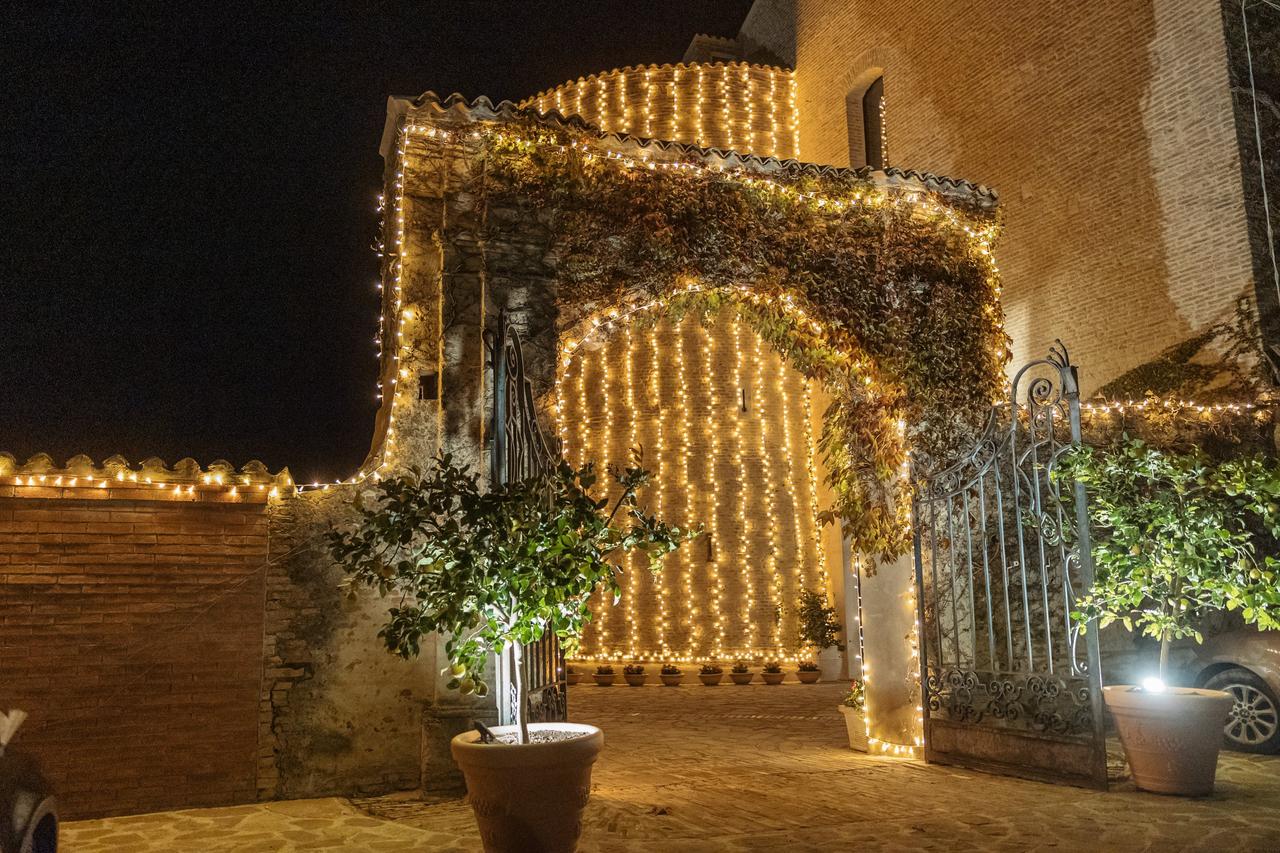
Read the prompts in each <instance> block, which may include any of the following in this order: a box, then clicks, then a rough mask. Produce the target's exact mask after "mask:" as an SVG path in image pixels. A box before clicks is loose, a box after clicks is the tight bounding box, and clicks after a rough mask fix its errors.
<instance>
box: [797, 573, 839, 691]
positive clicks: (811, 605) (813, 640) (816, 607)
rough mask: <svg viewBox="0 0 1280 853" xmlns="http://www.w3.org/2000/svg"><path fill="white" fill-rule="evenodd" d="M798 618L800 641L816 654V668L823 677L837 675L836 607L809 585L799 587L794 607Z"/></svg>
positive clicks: (829, 679)
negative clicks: (798, 597)
mask: <svg viewBox="0 0 1280 853" xmlns="http://www.w3.org/2000/svg"><path fill="white" fill-rule="evenodd" d="M796 615H797V616H798V617H799V621H800V637H799V639H800V645H801V646H802V647H805V648H810V649H813V650H814V652H815V653H816V654H817V657H818V668H819V671H820V673H821V678H822V680H823V681H832V680H834V679H836V678H839V677H840V650H839V649H838V648H837V645H836V644H837V643H839V642H840V621H839V620H838V619H836V609H835V608H834V607H832V606H830V605H829V604H827V597H826V595H824V594H823V593H821V592H815V591H814V590H811V589H802V590H800V604H799V606H798V607H797V608H796Z"/></svg>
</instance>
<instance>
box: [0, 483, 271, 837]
mask: <svg viewBox="0 0 1280 853" xmlns="http://www.w3.org/2000/svg"><path fill="white" fill-rule="evenodd" d="M157 491H158V490H145V491H144V490H142V489H140V488H137V487H134V488H118V489H117V488H110V489H107V488H102V489H99V488H77V489H61V488H31V487H15V486H6V485H0V707H3V708H5V709H9V708H20V709H22V710H25V711H27V712H28V713H29V714H30V717H29V719H28V721H27V722H26V724H25V725H24V726H23V728H22V729H21V730H20V731H19V733H18V736H17V738H16V739H15V741H14V745H15V746H16V747H18V748H22V749H24V750H28V751H30V752H32V753H34V754H35V755H37V756H38V757H39V759H40V761H41V762H42V763H43V765H44V768H45V771H46V772H47V773H48V775H49V776H50V777H51V780H52V782H53V784H54V786H55V787H56V789H57V792H58V794H59V798H60V802H61V807H62V811H63V817H64V818H76V817H88V816H101V815H110V814H124V813H131V812H146V811H155V810H160V809H168V808H185V807H192V806H212V805H221V804H227V803H240V802H248V801H251V800H253V799H254V797H255V794H256V788H255V773H256V764H255V754H256V750H257V738H258V730H257V722H258V692H259V685H260V681H261V675H262V664H261V660H262V631H263V608H262V600H263V571H262V569H263V566H264V564H265V561H266V559H267V543H268V534H267V517H266V499H265V496H262V497H259V496H254V495H248V496H238V497H236V498H235V499H230V498H228V496H227V494H226V492H225V491H219V492H211V493H201V492H196V493H194V494H189V493H187V492H185V491H184V492H183V494H181V495H179V496H173V495H171V494H170V493H168V492H164V493H163V494H162V495H161V494H157ZM15 492H16V493H17V494H19V495H21V496H20V497H15ZM76 495H79V496H82V497H76Z"/></svg>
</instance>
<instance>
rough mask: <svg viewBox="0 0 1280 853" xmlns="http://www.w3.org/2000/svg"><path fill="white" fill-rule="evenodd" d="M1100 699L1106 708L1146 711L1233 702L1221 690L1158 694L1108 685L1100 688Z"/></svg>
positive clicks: (1174, 689) (1187, 689) (1181, 689)
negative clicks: (1173, 706)
mask: <svg viewBox="0 0 1280 853" xmlns="http://www.w3.org/2000/svg"><path fill="white" fill-rule="evenodd" d="M1102 698H1103V700H1104V701H1105V702H1106V704H1107V707H1108V708H1119V709H1122V710H1124V709H1129V708H1133V709H1148V708H1158V707H1161V706H1166V705H1179V706H1182V707H1184V708H1188V707H1191V706H1201V707H1204V706H1209V705H1218V704H1221V703H1222V702H1223V701H1235V700H1234V699H1232V697H1231V694H1230V693H1227V692H1225V691H1223V690H1206V689H1204V688H1203V687H1169V688H1166V689H1165V690H1162V691H1160V692H1159V693H1152V692H1151V691H1149V690H1144V689H1142V687H1141V686H1140V685H1137V684H1108V685H1107V686H1105V687H1103V688H1102Z"/></svg>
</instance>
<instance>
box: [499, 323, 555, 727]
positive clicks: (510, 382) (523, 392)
mask: <svg viewBox="0 0 1280 853" xmlns="http://www.w3.org/2000/svg"><path fill="white" fill-rule="evenodd" d="M485 347H486V348H487V350H488V354H489V366H490V368H491V370H492V371H493V412H492V420H491V422H490V425H491V428H490V441H491V444H490V448H489V468H490V476H491V478H492V482H494V483H508V482H511V481H512V480H518V479H521V478H523V477H528V476H531V475H533V474H536V473H538V472H540V471H547V470H550V469H551V467H552V466H554V465H555V464H556V455H555V454H554V453H552V451H551V447H550V445H549V444H548V443H547V440H546V438H545V437H544V436H543V434H542V428H541V427H540V426H539V425H538V413H537V408H536V406H535V404H534V399H533V386H532V384H531V383H530V382H529V379H528V378H527V377H526V376H525V372H524V351H523V349H522V348H521V345H520V334H519V332H517V331H516V329H515V327H514V326H513V325H511V323H510V321H509V320H508V318H507V315H506V312H499V314H498V328H497V331H496V332H492V331H486V332H485ZM512 661H513V657H512V654H511V653H510V652H508V653H506V654H503V655H501V656H500V662H499V666H498V685H499V689H498V715H499V717H500V718H501V722H502V723H504V724H511V723H514V722H515V721H516V708H517V707H518V706H517V704H516V693H515V690H516V688H515V678H514V677H513V673H512V670H511V667H512V666H513V663H512ZM521 683H522V684H523V685H524V686H525V692H526V694H527V696H528V698H529V720H530V722H552V721H558V720H566V719H568V704H567V693H566V690H565V681H564V653H563V651H562V650H561V648H560V642H559V640H558V639H557V638H556V637H555V635H553V634H545V635H544V636H543V638H542V639H541V640H539V641H538V642H536V643H533V644H531V645H529V646H527V647H526V648H525V649H524V660H523V661H522V663H521Z"/></svg>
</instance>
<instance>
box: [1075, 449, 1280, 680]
mask: <svg viewBox="0 0 1280 853" xmlns="http://www.w3.org/2000/svg"><path fill="white" fill-rule="evenodd" d="M1054 476H1055V477H1058V478H1063V479H1065V478H1072V479H1074V480H1075V481H1076V482H1079V483H1081V484H1083V486H1084V488H1085V492H1086V494H1087V496H1088V506H1089V520H1090V533H1091V538H1092V540H1093V543H1092V545H1093V547H1092V551H1093V561H1094V567H1095V577H1094V583H1093V587H1092V589H1090V590H1088V591H1087V592H1086V593H1085V594H1084V595H1083V596H1081V597H1080V599H1079V600H1078V601H1077V602H1076V607H1075V609H1074V610H1073V611H1072V613H1071V616H1072V618H1073V619H1074V620H1075V621H1076V623H1077V624H1079V625H1080V630H1081V631H1082V632H1083V631H1085V630H1086V629H1087V623H1088V622H1090V621H1092V620H1094V619H1096V620H1097V621H1098V625H1099V626H1100V627H1106V626H1107V625H1109V624H1111V623H1113V622H1117V621H1118V622H1120V623H1121V624H1123V625H1124V626H1125V627H1126V628H1128V629H1130V630H1137V631H1139V632H1141V633H1142V634H1144V635H1146V636H1149V637H1154V638H1155V639H1157V640H1159V641H1160V677H1161V678H1162V679H1163V678H1164V677H1165V675H1166V673H1167V670H1168V660H1169V644H1170V642H1171V641H1172V640H1175V639H1179V638H1183V637H1193V638H1194V639H1195V640H1196V642H1202V641H1203V639H1204V638H1203V636H1202V635H1201V633H1200V630H1199V623H1200V618H1201V617H1202V616H1204V615H1205V614H1206V613H1208V612H1211V611H1214V610H1221V609H1226V610H1231V611H1239V612H1240V614H1241V615H1242V616H1243V618H1244V620H1245V621H1246V622H1248V623H1252V624H1255V625H1257V626H1258V628H1259V629H1268V628H1269V629H1275V628H1280V584H1277V583H1276V577H1277V569H1278V568H1280V561H1277V560H1276V559H1275V557H1273V556H1272V555H1271V554H1265V555H1263V556H1261V557H1259V555H1258V549H1257V546H1258V543H1259V541H1260V540H1263V541H1266V545H1267V546H1268V548H1269V549H1274V546H1275V541H1276V537H1280V466H1277V464H1276V462H1275V461H1274V460H1266V459H1263V458H1262V457H1258V456H1249V457H1243V458H1238V459H1230V460H1226V461H1221V462H1215V461H1212V460H1210V459H1209V458H1208V457H1207V456H1205V455H1204V454H1203V453H1202V452H1200V451H1199V450H1193V451H1191V452H1187V453H1179V452H1174V451H1162V450H1158V449H1156V448H1153V447H1151V446H1149V445H1147V444H1145V443H1144V442H1142V441H1140V440H1138V439H1132V438H1125V439H1124V440H1123V441H1121V442H1120V444H1118V445H1117V446H1116V447H1114V448H1110V449H1107V450H1099V449H1094V448H1090V447H1079V448H1074V449H1072V450H1071V451H1069V453H1068V454H1067V455H1066V456H1065V457H1064V458H1063V460H1062V461H1061V463H1060V464H1059V466H1058V467H1057V469H1056V470H1055V471H1054ZM1064 491H1066V490H1064ZM1068 499H1069V496H1068V495H1064V500H1068ZM1066 532H1067V534H1068V535H1069V536H1074V535H1075V532H1074V531H1072V530H1070V529H1068V530H1067V531H1066Z"/></svg>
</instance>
